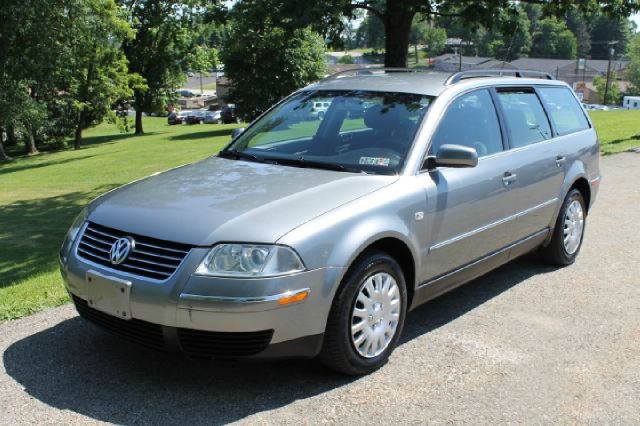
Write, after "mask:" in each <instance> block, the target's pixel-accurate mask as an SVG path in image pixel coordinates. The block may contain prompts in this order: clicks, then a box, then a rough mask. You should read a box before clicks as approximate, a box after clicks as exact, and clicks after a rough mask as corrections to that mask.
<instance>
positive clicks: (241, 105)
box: [221, 0, 326, 119]
mask: <svg viewBox="0 0 640 426" xmlns="http://www.w3.org/2000/svg"><path fill="white" fill-rule="evenodd" d="M272 3H273V2H272V1H271V0H243V1H240V2H239V3H237V4H236V6H235V7H234V10H233V11H232V18H233V19H232V20H231V22H232V23H231V27H230V29H229V34H228V38H227V42H226V44H225V47H224V49H223V50H222V52H221V59H222V61H223V62H224V64H225V74H226V75H227V76H228V77H229V78H230V79H231V81H232V82H233V88H232V89H231V93H230V95H229V101H230V102H232V103H235V104H236V105H237V112H238V114H239V115H240V116H241V117H243V118H245V119H253V118H255V117H256V116H258V115H259V114H260V113H262V112H263V111H265V110H266V109H267V108H268V107H270V106H271V105H273V104H274V103H275V102H277V101H278V100H280V99H282V98H283V97H284V96H286V95H288V94H289V93H291V92H293V91H294V90H296V89H298V88H300V87H303V86H305V85H306V84H308V83H310V82H312V81H317V80H319V79H320V78H322V76H323V74H324V70H325V55H326V51H325V43H324V40H323V39H322V38H321V37H320V36H319V35H318V34H317V33H315V32H314V31H312V30H311V29H309V28H298V29H292V28H286V26H285V28H283V27H281V26H280V22H278V18H277V17H278V15H277V14H276V15H272V14H265V13H264V12H265V11H268V10H271V8H272V7H273V6H274V5H273V4H272ZM276 6H277V5H276Z"/></svg>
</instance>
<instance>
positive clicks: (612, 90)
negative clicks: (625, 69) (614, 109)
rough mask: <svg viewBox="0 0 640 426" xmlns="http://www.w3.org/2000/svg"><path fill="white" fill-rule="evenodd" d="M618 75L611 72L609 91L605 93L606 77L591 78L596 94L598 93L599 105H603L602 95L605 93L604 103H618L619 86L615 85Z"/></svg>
mask: <svg viewBox="0 0 640 426" xmlns="http://www.w3.org/2000/svg"><path fill="white" fill-rule="evenodd" d="M617 78H618V75H617V73H616V72H615V71H611V75H610V81H609V90H608V92H607V77H606V76H604V77H603V76H599V75H597V76H595V77H594V78H593V85H594V86H596V92H597V93H598V100H599V101H600V103H603V104H604V103H605V99H604V94H605V93H607V99H606V103H608V104H612V103H619V102H620V97H621V94H620V86H618V83H616V80H617Z"/></svg>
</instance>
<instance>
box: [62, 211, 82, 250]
mask: <svg viewBox="0 0 640 426" xmlns="http://www.w3.org/2000/svg"><path fill="white" fill-rule="evenodd" d="M86 220H87V208H86V207H85V208H83V209H82V211H81V212H80V214H79V215H78V216H76V218H75V220H74V221H73V223H72V224H71V227H70V228H69V230H68V231H67V235H66V236H65V237H64V242H63V243H62V247H61V248H60V255H61V256H62V260H63V261H64V262H66V261H67V258H68V257H69V252H70V251H71V247H73V243H74V242H75V240H76V238H78V233H79V232H80V229H81V228H82V225H84V222H85V221H86Z"/></svg>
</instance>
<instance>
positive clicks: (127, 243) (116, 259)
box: [109, 237, 135, 265]
mask: <svg viewBox="0 0 640 426" xmlns="http://www.w3.org/2000/svg"><path fill="white" fill-rule="evenodd" d="M134 248H135V241H133V238H129V237H123V238H119V239H118V240H116V242H115V243H113V245H112V246H111V250H109V260H110V261H111V263H112V264H114V265H119V264H121V263H122V262H124V261H125V260H127V257H129V254H130V253H131V251H132V250H133V249H134Z"/></svg>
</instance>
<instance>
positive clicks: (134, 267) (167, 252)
mask: <svg viewBox="0 0 640 426" xmlns="http://www.w3.org/2000/svg"><path fill="white" fill-rule="evenodd" d="M122 237H131V238H133V239H134V241H135V248H134V249H133V250H132V251H131V254H129V257H128V258H127V259H126V260H125V261H124V262H123V263H121V264H119V265H114V264H112V263H111V261H110V260H109V250H111V246H112V245H113V243H114V242H116V240H118V238H122ZM190 249H191V247H189V246H188V245H185V244H179V243H173V242H170V241H164V240H157V239H155V238H149V237H142V236H140V235H135V234H130V233H126V232H123V231H119V230H116V229H112V228H107V227H106V226H101V225H97V224H95V223H91V222H89V224H88V225H87V228H86V229H85V231H84V233H83V234H82V238H81V239H80V243H79V244H78V255H79V256H80V257H82V258H84V259H86V260H89V261H91V262H94V263H97V264H99V265H104V266H107V267H109V268H111V269H115V270H118V271H123V272H128V273H130V274H134V275H138V276H141V277H145V278H151V279H155V280H161V281H163V280H166V279H168V278H169V277H170V276H171V275H173V273H174V272H175V271H176V269H178V266H180V263H181V262H182V260H183V259H184V258H185V256H186V255H187V254H188V253H189V250H190Z"/></svg>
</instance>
